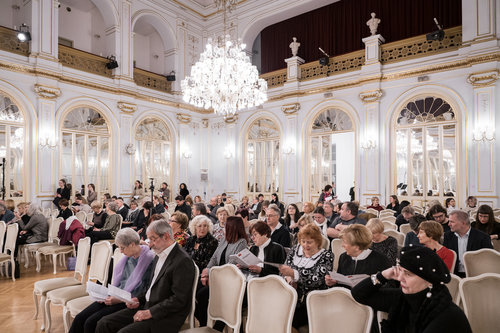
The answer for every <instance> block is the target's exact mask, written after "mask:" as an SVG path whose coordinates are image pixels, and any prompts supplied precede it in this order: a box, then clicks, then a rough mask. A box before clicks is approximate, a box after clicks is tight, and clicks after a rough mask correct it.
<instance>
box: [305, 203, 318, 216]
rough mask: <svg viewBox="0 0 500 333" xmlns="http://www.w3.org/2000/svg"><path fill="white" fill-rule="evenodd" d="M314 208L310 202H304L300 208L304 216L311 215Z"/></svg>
mask: <svg viewBox="0 0 500 333" xmlns="http://www.w3.org/2000/svg"><path fill="white" fill-rule="evenodd" d="M315 208H316V207H314V205H313V203H312V202H309V201H306V202H304V205H303V207H302V212H303V213H304V214H311V213H312V212H313V211H314V209H315Z"/></svg>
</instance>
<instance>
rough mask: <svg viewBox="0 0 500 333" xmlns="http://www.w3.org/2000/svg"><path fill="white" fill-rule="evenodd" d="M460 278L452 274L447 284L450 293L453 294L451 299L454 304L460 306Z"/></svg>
mask: <svg viewBox="0 0 500 333" xmlns="http://www.w3.org/2000/svg"><path fill="white" fill-rule="evenodd" d="M460 280H461V279H460V277H459V276H456V275H455V274H451V280H450V282H448V283H447V284H446V287H448V291H449V292H450V294H451V298H452V299H453V303H455V304H456V305H458V304H459V303H460V290H459V288H458V287H459V285H460Z"/></svg>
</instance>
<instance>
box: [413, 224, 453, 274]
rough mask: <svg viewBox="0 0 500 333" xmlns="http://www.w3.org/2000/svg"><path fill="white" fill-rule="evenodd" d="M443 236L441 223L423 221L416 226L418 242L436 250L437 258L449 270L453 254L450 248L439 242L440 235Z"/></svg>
mask: <svg viewBox="0 0 500 333" xmlns="http://www.w3.org/2000/svg"><path fill="white" fill-rule="evenodd" d="M442 236H443V226H442V225H441V223H438V222H436V221H424V222H422V223H420V226H419V227H418V235H417V237H418V239H419V241H420V244H422V245H423V246H425V247H428V248H429V249H431V250H434V251H436V253H437V255H438V256H439V258H441V259H442V260H443V261H444V263H445V264H446V267H448V270H449V271H451V266H453V258H454V257H455V255H454V254H453V251H452V250H449V249H448V248H446V247H444V246H443V245H441V244H439V241H440V240H441V237H442Z"/></svg>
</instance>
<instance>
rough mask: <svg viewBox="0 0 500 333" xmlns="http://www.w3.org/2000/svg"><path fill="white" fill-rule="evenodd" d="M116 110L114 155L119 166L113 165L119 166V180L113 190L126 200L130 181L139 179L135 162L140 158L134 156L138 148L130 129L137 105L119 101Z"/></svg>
mask: <svg viewBox="0 0 500 333" xmlns="http://www.w3.org/2000/svg"><path fill="white" fill-rule="evenodd" d="M117 108H118V109H119V110H120V116H119V121H120V145H119V147H120V149H119V151H118V153H117V154H116V156H117V157H118V159H119V161H118V163H119V164H115V165H120V173H119V174H120V179H119V183H118V184H117V186H116V187H115V188H117V189H118V191H119V194H120V196H122V197H124V198H126V197H130V196H131V195H132V192H131V185H130V184H131V180H135V179H141V177H140V175H136V174H135V172H136V170H135V160H136V159H138V158H140V156H137V155H136V154H138V152H137V148H138V147H136V146H135V130H134V128H132V123H133V117H134V113H135V112H136V111H137V104H135V103H131V102H129V101H120V102H118V103H117ZM116 180H118V179H115V181H116Z"/></svg>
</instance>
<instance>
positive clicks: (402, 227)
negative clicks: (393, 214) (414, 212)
mask: <svg viewBox="0 0 500 333" xmlns="http://www.w3.org/2000/svg"><path fill="white" fill-rule="evenodd" d="M410 231H411V227H410V224H409V223H405V224H401V225H400V226H399V232H401V233H402V234H403V235H405V236H406V234H407V233H409V232H410Z"/></svg>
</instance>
